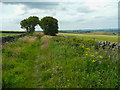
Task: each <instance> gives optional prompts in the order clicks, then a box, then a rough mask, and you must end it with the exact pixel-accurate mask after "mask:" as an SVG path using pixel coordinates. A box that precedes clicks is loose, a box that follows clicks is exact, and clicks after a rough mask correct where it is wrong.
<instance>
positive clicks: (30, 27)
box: [20, 16, 39, 33]
mask: <svg viewBox="0 0 120 90" xmlns="http://www.w3.org/2000/svg"><path fill="white" fill-rule="evenodd" d="M38 23H39V18H38V17H37V16H30V17H29V18H27V19H24V20H22V21H21V22H20V25H21V28H23V29H26V31H27V32H28V33H33V32H34V31H35V26H36V25H37V24H38Z"/></svg>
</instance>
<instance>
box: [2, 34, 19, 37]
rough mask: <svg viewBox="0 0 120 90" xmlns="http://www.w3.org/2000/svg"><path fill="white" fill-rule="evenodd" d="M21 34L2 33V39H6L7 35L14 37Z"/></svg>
mask: <svg viewBox="0 0 120 90" xmlns="http://www.w3.org/2000/svg"><path fill="white" fill-rule="evenodd" d="M20 34H21V33H0V37H5V36H7V35H9V36H14V35H20Z"/></svg>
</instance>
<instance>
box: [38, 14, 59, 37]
mask: <svg viewBox="0 0 120 90" xmlns="http://www.w3.org/2000/svg"><path fill="white" fill-rule="evenodd" d="M39 24H40V27H41V28H42V29H43V32H44V34H45V35H52V36H54V35H55V34H56V33H58V20H57V19H55V18H53V17H50V16H46V17H44V18H42V19H41V21H40V23H39Z"/></svg>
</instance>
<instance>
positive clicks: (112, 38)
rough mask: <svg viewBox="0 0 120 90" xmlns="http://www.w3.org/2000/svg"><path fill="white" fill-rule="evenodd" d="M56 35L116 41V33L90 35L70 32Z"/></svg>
mask: <svg viewBox="0 0 120 90" xmlns="http://www.w3.org/2000/svg"><path fill="white" fill-rule="evenodd" d="M58 35H64V36H77V37H82V38H83V39H88V40H89V39H93V38H95V40H96V41H111V42H118V36H117V35H94V34H91V35H90V34H71V33H58ZM119 42H120V41H119Z"/></svg>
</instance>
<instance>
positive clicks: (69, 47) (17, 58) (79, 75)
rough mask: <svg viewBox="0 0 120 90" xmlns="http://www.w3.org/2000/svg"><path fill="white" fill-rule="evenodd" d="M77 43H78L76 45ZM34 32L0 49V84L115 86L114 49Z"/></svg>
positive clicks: (116, 76) (72, 86)
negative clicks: (0, 55)
mask: <svg viewBox="0 0 120 90" xmlns="http://www.w3.org/2000/svg"><path fill="white" fill-rule="evenodd" d="M77 44H79V46H76V45H77ZM95 46H96V44H95V43H94V41H93V40H80V39H74V38H73V39H65V38H60V37H55V36H46V35H45V36H42V35H41V34H38V33H36V34H34V35H33V36H25V37H22V38H20V39H18V40H17V41H15V42H13V43H7V44H5V45H4V46H3V48H1V49H2V71H3V72H2V77H3V78H2V86H3V88H70V87H71V88H118V87H119V81H120V77H118V65H119V64H118V54H117V53H118V50H117V49H116V50H115V51H111V50H108V49H107V48H106V49H105V50H103V49H101V48H100V49H99V50H95Z"/></svg>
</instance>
